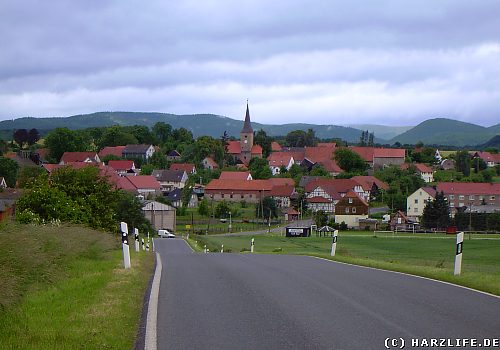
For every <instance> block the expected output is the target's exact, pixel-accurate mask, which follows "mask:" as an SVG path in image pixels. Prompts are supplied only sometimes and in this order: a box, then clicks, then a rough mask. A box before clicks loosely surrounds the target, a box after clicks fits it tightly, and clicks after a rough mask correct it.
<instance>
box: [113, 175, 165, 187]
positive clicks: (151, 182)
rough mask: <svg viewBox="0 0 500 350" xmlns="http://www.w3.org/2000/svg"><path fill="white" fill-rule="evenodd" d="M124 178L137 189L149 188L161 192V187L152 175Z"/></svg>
mask: <svg viewBox="0 0 500 350" xmlns="http://www.w3.org/2000/svg"><path fill="white" fill-rule="evenodd" d="M122 178H123V179H127V180H128V181H129V182H130V183H131V184H132V186H134V187H135V188H136V189H139V188H143V189H146V188H147V189H155V190H159V189H160V187H161V186H160V183H159V182H158V180H156V179H155V178H154V176H151V175H137V176H124V177H122Z"/></svg>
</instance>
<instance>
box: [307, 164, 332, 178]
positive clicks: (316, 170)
mask: <svg viewBox="0 0 500 350" xmlns="http://www.w3.org/2000/svg"><path fill="white" fill-rule="evenodd" d="M309 175H311V176H330V173H329V172H328V171H326V169H325V168H324V167H323V166H321V165H319V164H316V165H315V166H313V168H312V170H311V172H310V173H309Z"/></svg>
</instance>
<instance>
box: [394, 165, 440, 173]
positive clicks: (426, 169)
mask: <svg viewBox="0 0 500 350" xmlns="http://www.w3.org/2000/svg"><path fill="white" fill-rule="evenodd" d="M410 166H414V167H415V168H416V169H417V171H418V172H420V173H432V172H433V170H432V169H431V168H430V167H428V166H427V165H425V164H422V163H414V164H408V163H404V164H401V169H403V170H406V169H408V168H409V167H410Z"/></svg>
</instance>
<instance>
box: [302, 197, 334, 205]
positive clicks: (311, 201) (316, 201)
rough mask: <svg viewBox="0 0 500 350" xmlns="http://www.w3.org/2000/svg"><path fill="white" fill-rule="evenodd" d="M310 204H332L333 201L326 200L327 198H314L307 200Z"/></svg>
mask: <svg viewBox="0 0 500 350" xmlns="http://www.w3.org/2000/svg"><path fill="white" fill-rule="evenodd" d="M307 202H308V203H332V200H331V199H328V198H325V197H319V196H318V197H312V198H307Z"/></svg>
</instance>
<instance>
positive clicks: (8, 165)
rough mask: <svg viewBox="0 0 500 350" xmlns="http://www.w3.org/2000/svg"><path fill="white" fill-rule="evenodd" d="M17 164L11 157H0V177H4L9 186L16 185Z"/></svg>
mask: <svg viewBox="0 0 500 350" xmlns="http://www.w3.org/2000/svg"><path fill="white" fill-rule="evenodd" d="M18 170H19V165H18V164H17V163H16V162H15V161H13V160H12V159H9V158H5V157H0V177H4V178H5V182H6V183H7V186H9V187H15V186H16V179H17V172H18Z"/></svg>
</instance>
